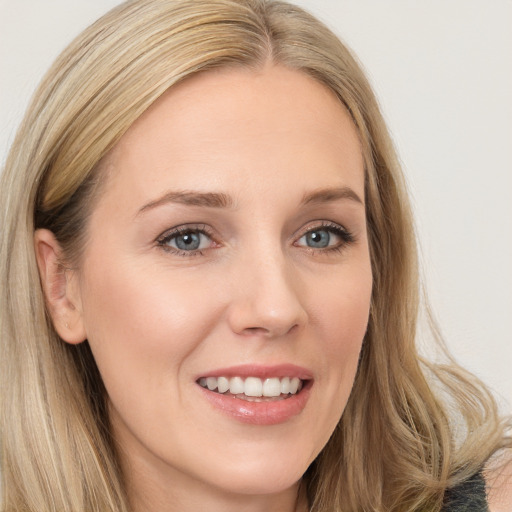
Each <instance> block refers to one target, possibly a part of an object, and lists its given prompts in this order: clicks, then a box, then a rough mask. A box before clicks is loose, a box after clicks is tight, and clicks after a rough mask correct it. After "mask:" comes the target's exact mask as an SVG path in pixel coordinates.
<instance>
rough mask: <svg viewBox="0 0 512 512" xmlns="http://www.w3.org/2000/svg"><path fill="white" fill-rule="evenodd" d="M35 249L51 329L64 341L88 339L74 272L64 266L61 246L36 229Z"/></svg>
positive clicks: (51, 235)
mask: <svg viewBox="0 0 512 512" xmlns="http://www.w3.org/2000/svg"><path fill="white" fill-rule="evenodd" d="M34 247H35V252H36V259H37V266H38V268H39V276H40V278H41V283H42V286H43V291H44V295H45V298H46V305H47V307H48V311H49V313H50V316H51V318H52V322H53V326H54V327H55V330H56V331H57V333H58V334H59V336H60V337H61V338H62V339H63V340H64V341H66V342H68V343H72V344H78V343H81V342H82V341H84V340H85V339H86V337H87V336H86V332H85V326H84V322H83V315H82V302H81V298H80V283H79V279H78V275H77V272H76V271H75V270H73V269H69V268H66V267H65V265H64V264H63V259H62V250H61V247H60V244H59V242H57V239H56V238H55V235H54V234H53V233H52V232H51V231H49V230H48V229H38V230H36V232H35V234H34Z"/></svg>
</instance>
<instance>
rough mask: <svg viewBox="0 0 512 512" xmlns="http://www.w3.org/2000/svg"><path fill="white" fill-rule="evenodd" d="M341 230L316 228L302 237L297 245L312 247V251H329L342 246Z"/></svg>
mask: <svg viewBox="0 0 512 512" xmlns="http://www.w3.org/2000/svg"><path fill="white" fill-rule="evenodd" d="M340 231H341V230H340V229H339V228H338V229H334V228H326V227H325V228H322V227H321V228H315V229H312V230H310V231H308V232H307V233H306V234H304V235H302V236H301V237H300V238H299V240H298V241H297V245H300V246H305V247H310V248H312V249H327V248H329V247H336V246H339V245H340V244H342V242H343V237H342V233H340Z"/></svg>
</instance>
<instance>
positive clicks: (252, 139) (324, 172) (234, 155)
mask: <svg viewBox="0 0 512 512" xmlns="http://www.w3.org/2000/svg"><path fill="white" fill-rule="evenodd" d="M106 162H107V163H108V167H109V171H110V172H109V175H110V178H109V179H110V180H111V181H113V182H115V183H116V184H117V186H120V185H123V186H124V185H129V186H131V188H132V191H133V192H134V195H135V196H137V197H138V200H140V201H144V200H145V199H147V198H148V197H150V196H151V194H153V193H154V188H155V184H156V183H157V182H159V185H160V186H161V187H167V188H173V187H174V188H175V187H179V188H182V189H194V190H196V189H199V190H201V189H204V191H206V192H208V191H210V190H211V189H212V188H223V189H225V188H228V189H229V188H232V187H237V186H238V187H242V188H247V187H251V186H256V185H258V183H260V182H262V181H263V182H268V183H271V182H272V183H275V182H276V181H281V185H283V186H288V187H291V185H292V183H290V178H292V177H293V180H294V183H293V185H297V187H301V188H304V187H306V188H311V187H322V186H332V185H335V184H336V183H333V182H336V181H338V182H339V185H342V186H344V185H347V183H346V182H347V181H349V182H350V183H349V184H350V185H351V186H353V187H354V188H357V189H358V192H359V193H360V194H361V196H364V192H363V187H364V173H363V159H362V154H361V147H360V143H359V139H358V135H357V132H356V129H355V127H354V124H353V122H352V120H351V118H350V116H349V114H348V112H347V111H346V109H345V107H344V106H343V105H342V103H341V102H340V101H339V99H338V98H337V97H336V96H335V95H334V93H333V92H332V91H331V90H330V89H328V88H327V87H326V86H324V85H323V84H320V83H319V82H317V81H316V80H314V79H313V78H311V77H309V76H308V75H306V74H305V73H302V72H300V71H296V70H290V69H287V68H285V67H283V66H270V65H269V66H267V67H265V68H262V69H260V70H257V71H255V70H250V69H221V70H215V71H208V72H205V73H201V74H198V75H196V76H194V77H192V78H188V79H186V80H185V81H183V82H182V83H180V84H178V85H177V86H175V87H173V88H172V89H170V90H169V91H168V92H167V93H165V94H164V95H163V96H162V97H161V98H160V99H159V100H157V101H156V102H155V103H154V104H153V105H152V106H151V107H150V108H149V109H148V110H147V111H146V112H145V113H144V114H143V115H142V116H141V117H140V118H139V119H138V120H137V121H136V122H135V123H134V124H133V125H132V126H131V128H130V129H129V130H128V131H127V132H126V133H125V135H124V136H123V137H122V138H121V140H120V141H119V143H118V144H117V145H116V147H115V148H114V149H113V150H112V151H111V153H110V154H109V155H108V157H107V159H106ZM279 178H281V180H279ZM324 181H325V183H324Z"/></svg>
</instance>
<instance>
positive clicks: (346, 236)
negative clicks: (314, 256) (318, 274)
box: [294, 220, 356, 253]
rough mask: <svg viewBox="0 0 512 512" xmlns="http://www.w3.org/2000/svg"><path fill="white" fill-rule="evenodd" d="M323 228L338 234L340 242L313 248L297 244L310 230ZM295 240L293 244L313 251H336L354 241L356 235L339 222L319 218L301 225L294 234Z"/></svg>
mask: <svg viewBox="0 0 512 512" xmlns="http://www.w3.org/2000/svg"><path fill="white" fill-rule="evenodd" d="M321 229H325V230H327V231H329V232H331V233H334V234H335V235H337V236H339V237H340V238H341V242H340V243H339V244H336V245H334V246H329V247H325V248H315V247H307V246H302V245H298V242H299V240H300V239H301V238H303V237H304V236H305V235H307V234H308V233H310V232H311V231H315V230H321ZM294 239H295V242H294V245H296V246H298V247H302V248H304V249H306V250H308V251H313V252H316V253H318V252H329V251H336V250H338V251H339V250H341V249H343V248H344V247H345V246H347V245H349V244H351V243H353V242H355V241H356V237H355V236H354V234H353V233H352V232H351V231H350V230H348V229H347V228H346V227H344V226H343V225H341V224H338V223H337V222H333V221H327V220H319V221H313V222H309V223H308V224H306V226H304V227H302V228H301V229H300V231H299V232H298V233H297V234H296V235H295V236H294Z"/></svg>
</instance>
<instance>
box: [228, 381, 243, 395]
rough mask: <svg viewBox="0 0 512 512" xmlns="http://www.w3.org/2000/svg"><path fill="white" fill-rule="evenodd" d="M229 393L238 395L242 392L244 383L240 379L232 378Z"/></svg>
mask: <svg viewBox="0 0 512 512" xmlns="http://www.w3.org/2000/svg"><path fill="white" fill-rule="evenodd" d="M229 392H230V393H231V394H232V395H238V394H240V393H243V392H244V381H243V379H242V378H240V377H232V378H231V379H230V381H229Z"/></svg>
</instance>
